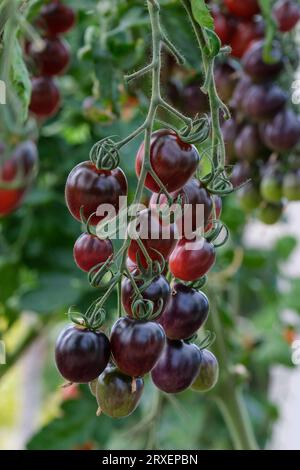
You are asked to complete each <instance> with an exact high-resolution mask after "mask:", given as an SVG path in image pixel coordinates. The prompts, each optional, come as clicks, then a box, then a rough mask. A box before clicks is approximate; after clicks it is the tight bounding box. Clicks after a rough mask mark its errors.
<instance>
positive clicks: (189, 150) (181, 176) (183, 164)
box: [136, 129, 200, 193]
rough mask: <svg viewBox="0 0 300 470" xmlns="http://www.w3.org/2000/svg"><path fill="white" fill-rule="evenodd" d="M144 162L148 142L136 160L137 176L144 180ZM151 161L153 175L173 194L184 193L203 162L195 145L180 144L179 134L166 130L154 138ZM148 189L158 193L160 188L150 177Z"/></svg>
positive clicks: (153, 135)
mask: <svg viewBox="0 0 300 470" xmlns="http://www.w3.org/2000/svg"><path fill="white" fill-rule="evenodd" d="M143 159H144V142H143V143H142V145H141V146H140V148H139V150H138V153H137V157H136V174H137V176H140V173H141V168H142V164H143ZM150 161H151V165H152V168H153V171H154V172H155V173H156V175H157V176H158V177H159V179H160V180H161V182H162V183H163V184H164V185H165V187H166V188H167V190H168V191H169V192H173V191H176V190H177V189H181V188H182V187H183V186H184V185H185V183H186V182H187V181H188V180H189V179H190V178H191V176H192V175H193V174H194V173H195V171H196V169H197V166H198V163H199V161H200V156H199V153H198V151H197V149H196V147H195V146H194V145H190V144H187V143H185V142H183V141H182V140H180V138H179V137H178V135H177V134H175V132H173V131H170V130H168V129H162V130H160V131H157V132H154V133H153V134H152V138H151V147H150ZM145 186H146V187H147V188H148V189H150V190H151V191H153V192H155V193H158V192H159V191H160V187H159V186H158V184H157V183H156V182H155V181H154V179H153V178H152V176H151V175H150V174H147V176H146V181H145Z"/></svg>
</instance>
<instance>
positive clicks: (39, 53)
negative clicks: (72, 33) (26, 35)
mask: <svg viewBox="0 0 300 470" xmlns="http://www.w3.org/2000/svg"><path fill="white" fill-rule="evenodd" d="M43 42H44V48H43V49H42V50H39V49H37V48H36V46H35V43H31V44H30V46H29V48H28V55H29V56H30V57H31V58H32V59H33V60H34V62H35V64H36V66H37V68H38V71H39V73H40V74H41V75H47V76H49V77H51V76H53V75H59V74H61V73H63V72H64V71H65V70H66V68H67V66H68V64H69V61H70V52H69V47H68V45H67V43H66V42H65V41H62V40H61V39H60V38H43Z"/></svg>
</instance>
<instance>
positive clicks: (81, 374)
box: [55, 326, 110, 383]
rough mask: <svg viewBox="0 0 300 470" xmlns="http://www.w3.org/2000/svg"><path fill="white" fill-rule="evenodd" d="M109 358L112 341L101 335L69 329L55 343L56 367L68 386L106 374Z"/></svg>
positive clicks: (71, 327)
mask: <svg viewBox="0 0 300 470" xmlns="http://www.w3.org/2000/svg"><path fill="white" fill-rule="evenodd" d="M109 358H110V344H109V340H108V338H107V336H105V334H104V333H101V332H93V331H90V330H87V329H80V328H77V327H74V326H68V327H67V328H65V329H64V330H63V331H62V332H61V334H60V335H59V337H58V339H57V341H56V346H55V361H56V366H57V368H58V370H59V372H60V373H61V375H62V376H63V377H64V378H65V379H66V380H68V381H69V382H75V383H88V382H91V381H92V380H94V379H96V378H97V377H98V376H99V375H100V374H101V372H103V370H104V369H105V367H106V366H107V364H108V361H109Z"/></svg>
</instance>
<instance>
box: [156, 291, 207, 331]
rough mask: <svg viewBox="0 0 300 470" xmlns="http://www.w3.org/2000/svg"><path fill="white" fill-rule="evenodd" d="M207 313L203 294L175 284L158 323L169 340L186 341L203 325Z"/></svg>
mask: <svg viewBox="0 0 300 470" xmlns="http://www.w3.org/2000/svg"><path fill="white" fill-rule="evenodd" d="M208 312H209V303H208V298H207V297H206V295H205V294H204V293H203V292H199V291H197V290H195V289H193V288H191V287H188V286H186V285H185V284H182V283H176V284H175V285H174V287H173V290H172V295H171V298H170V300H169V302H168V304H167V307H166V309H165V311H164V313H163V315H162V316H161V317H160V318H159V323H160V324H161V325H162V327H163V329H164V330H165V333H166V336H167V337H168V338H169V339H188V338H191V337H192V336H193V335H194V334H195V333H196V332H197V331H198V330H199V328H201V326H202V325H204V323H205V321H206V320H207V317H208Z"/></svg>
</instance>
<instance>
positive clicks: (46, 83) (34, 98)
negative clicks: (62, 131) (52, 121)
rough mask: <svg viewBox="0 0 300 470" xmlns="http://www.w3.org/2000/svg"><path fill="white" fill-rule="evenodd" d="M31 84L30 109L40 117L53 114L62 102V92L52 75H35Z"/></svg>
mask: <svg viewBox="0 0 300 470" xmlns="http://www.w3.org/2000/svg"><path fill="white" fill-rule="evenodd" d="M31 85H32V90H31V100H30V105H29V109H30V111H31V112H32V113H33V114H35V115H36V116H37V117H39V118H47V117H51V116H53V115H54V114H55V113H56V112H57V111H58V108H59V104H60V93H59V89H58V88H57V86H56V84H55V82H54V81H53V80H52V78H50V77H34V78H32V81H31Z"/></svg>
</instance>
